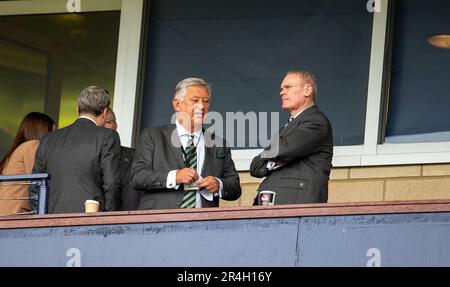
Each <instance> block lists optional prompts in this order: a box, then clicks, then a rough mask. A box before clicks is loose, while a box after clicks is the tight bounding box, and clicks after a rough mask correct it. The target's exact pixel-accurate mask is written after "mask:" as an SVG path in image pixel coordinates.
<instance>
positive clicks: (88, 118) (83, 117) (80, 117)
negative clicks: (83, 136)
mask: <svg viewBox="0 0 450 287" xmlns="http://www.w3.org/2000/svg"><path fill="white" fill-rule="evenodd" d="M78 118H79V119H87V120H90V121H91V122H93V123H94V124H95V125H97V122H96V121H94V120H93V119H91V118H90V117H88V116H79V117H78Z"/></svg>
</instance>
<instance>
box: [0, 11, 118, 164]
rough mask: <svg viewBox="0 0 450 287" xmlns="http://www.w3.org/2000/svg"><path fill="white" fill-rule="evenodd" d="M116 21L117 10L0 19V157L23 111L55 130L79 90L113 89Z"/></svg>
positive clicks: (72, 109)
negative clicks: (47, 119)
mask: <svg viewBox="0 0 450 287" xmlns="http://www.w3.org/2000/svg"><path fill="white" fill-rule="evenodd" d="M119 23H120V11H114V12H90V13H79V14H76V13H73V14H51V15H24V16H3V17H0V40H1V42H0V53H1V54H0V55H1V56H0V73H1V78H0V79H1V80H0V81H1V85H0V102H1V103H2V104H1V105H0V117H1V118H0V121H1V122H2V124H1V134H0V139H1V142H0V144H1V149H2V150H1V151H0V152H1V153H0V155H1V156H3V154H4V152H5V149H7V148H8V147H9V145H10V143H11V139H12V137H13V136H14V135H15V132H16V130H17V128H18V125H19V123H20V120H21V119H22V117H23V116H24V115H25V114H27V113H28V112H30V111H40V112H46V113H48V114H49V115H51V116H52V117H53V118H54V119H55V120H57V121H58V123H59V125H58V126H59V127H60V128H61V127H64V126H66V125H69V124H71V123H72V122H73V121H74V120H75V119H76V117H77V115H76V99H77V96H78V94H79V92H80V91H81V90H82V89H83V88H85V87H87V86H89V85H98V86H102V87H104V88H105V89H107V90H108V91H110V92H111V93H112V92H113V91H114V79H115V69H116V57H117V47H118V35H119ZM5 27H6V28H5ZM18 47H19V48H20V49H19V48H18ZM10 54H12V56H11V55H10ZM4 55H6V56H4ZM8 55H10V56H8ZM3 103H7V104H3ZM11 111H14V113H13V115H11ZM8 112H9V114H8Z"/></svg>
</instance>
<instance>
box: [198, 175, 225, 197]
mask: <svg viewBox="0 0 450 287" xmlns="http://www.w3.org/2000/svg"><path fill="white" fill-rule="evenodd" d="M214 178H215V179H217V180H218V181H219V185H220V186H219V191H217V192H215V193H211V192H208V191H207V190H206V189H200V194H201V195H202V196H203V197H204V198H205V199H206V200H208V201H213V200H214V197H216V196H219V197H220V198H222V193H223V183H222V181H221V180H220V179H218V178H217V177H214Z"/></svg>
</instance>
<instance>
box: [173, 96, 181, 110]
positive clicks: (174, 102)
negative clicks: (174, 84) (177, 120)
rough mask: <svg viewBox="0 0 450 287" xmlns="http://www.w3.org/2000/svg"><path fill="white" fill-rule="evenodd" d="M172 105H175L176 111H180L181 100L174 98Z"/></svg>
mask: <svg viewBox="0 0 450 287" xmlns="http://www.w3.org/2000/svg"><path fill="white" fill-rule="evenodd" d="M172 106H173V109H174V110H175V112H179V111H180V101H179V100H178V99H176V98H175V99H173V100H172Z"/></svg>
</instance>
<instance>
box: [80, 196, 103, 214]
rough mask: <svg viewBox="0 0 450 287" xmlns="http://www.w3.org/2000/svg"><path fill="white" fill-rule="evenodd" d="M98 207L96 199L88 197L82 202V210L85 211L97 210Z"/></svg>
mask: <svg viewBox="0 0 450 287" xmlns="http://www.w3.org/2000/svg"><path fill="white" fill-rule="evenodd" d="M99 208H100V202H98V201H96V200H91V199H88V200H86V201H85V202H84V211H85V212H98V210H99Z"/></svg>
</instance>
